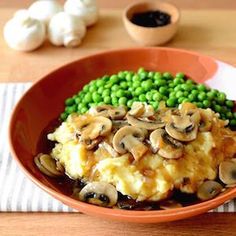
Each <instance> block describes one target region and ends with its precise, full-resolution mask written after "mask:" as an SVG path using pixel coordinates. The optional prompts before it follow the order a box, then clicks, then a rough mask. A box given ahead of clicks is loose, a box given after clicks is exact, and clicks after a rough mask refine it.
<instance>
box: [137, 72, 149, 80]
mask: <svg viewBox="0 0 236 236" xmlns="http://www.w3.org/2000/svg"><path fill="white" fill-rule="evenodd" d="M139 76H140V78H141V80H144V79H145V78H147V77H148V73H147V72H146V71H144V72H141V73H139Z"/></svg>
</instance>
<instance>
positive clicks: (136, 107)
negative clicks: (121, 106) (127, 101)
mask: <svg viewBox="0 0 236 236" xmlns="http://www.w3.org/2000/svg"><path fill="white" fill-rule="evenodd" d="M144 111H145V106H144V103H142V102H134V103H133V104H132V106H131V109H130V110H129V112H128V113H129V114H130V115H131V116H135V117H139V116H141V115H142V114H143V113H144Z"/></svg>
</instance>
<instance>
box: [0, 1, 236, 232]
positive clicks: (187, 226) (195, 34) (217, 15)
mask: <svg viewBox="0 0 236 236" xmlns="http://www.w3.org/2000/svg"><path fill="white" fill-rule="evenodd" d="M132 1H134V0H119V1H109V0H98V2H99V6H100V7H102V8H103V9H102V10H101V17H100V20H99V22H98V24H97V25H96V26H94V27H92V28H90V29H89V30H88V34H87V35H86V38H85V39H84V41H83V43H82V45H81V46H80V47H79V48H76V49H65V48H57V47H53V46H51V45H50V44H49V43H48V42H46V43H45V44H44V45H43V47H41V48H40V49H39V50H37V51H35V52H32V53H19V52H15V51H13V50H10V49H9V48H8V47H7V46H6V44H5V42H4V40H3V37H2V36H0V52H1V63H0V82H3V81H6V82H16V81H17V82H19V81H37V80H38V79H40V78H41V77H42V76H43V75H45V74H47V73H48V72H50V71H51V70H53V69H55V68H57V67H58V66H61V65H63V64H64V63H68V62H70V61H72V60H75V59H78V58H81V57H83V56H86V55H89V54H92V53H95V52H99V51H103V50H107V49H115V48H121V47H135V46H137V45H136V44H135V43H134V42H133V41H132V40H131V39H130V38H129V36H128V34H127V32H126V31H125V29H124V27H123V24H122V20H121V14H122V8H123V7H125V6H126V5H127V4H128V3H130V2H132ZM31 2H32V1H30V0H22V1H16V0H11V1H7V0H1V1H0V28H1V29H2V28H3V25H4V23H5V22H6V21H7V20H8V19H9V18H10V17H11V16H12V14H13V13H14V12H15V10H16V9H17V8H24V7H27V6H28V5H29V4H30V3H31ZM169 2H173V3H175V4H176V5H178V6H179V7H180V8H181V10H182V18H181V25H180V28H179V31H178V34H177V35H176V37H175V38H174V39H173V40H172V41H171V42H170V43H168V44H167V45H166V46H168V47H178V48H185V49H189V50H195V51H198V52H201V53H204V54H208V55H211V56H214V57H216V58H219V59H221V60H224V61H227V62H229V63H232V64H234V65H236V56H235V55H236V43H235V42H236V41H235V39H236V24H235V16H236V1H235V0H224V1H223V0H201V1H196V0H169ZM104 8H109V10H108V9H107V10H105V9H104ZM196 9H197V10H196ZM235 220H236V214H235V213H207V214H204V215H201V216H197V217H193V218H191V219H187V220H182V221H177V222H170V223H162V224H151V225H143V224H127V223H120V222H111V221H106V220H101V219H97V218H93V217H90V216H86V215H83V214H76V213H75V214H69V213H68V214H67V213H1V214H0V235H1V236H10V235H11V236H14V235H17V236H18V235H20V236H21V235H24V236H29V235H30V236H31V235H52V236H53V235H69V236H70V235H73V236H74V235H97V236H100V235H109V236H110V235H129V236H133V235H134V236H136V235H142V236H145V235H148V236H149V235H150V236H151V235H160V236H165V235H172V236H186V235H203V236H206V235H214V236H215V235H216V236H217V235H232V236H233V235H236V233H235V231H236V225H235V224H234V222H235Z"/></svg>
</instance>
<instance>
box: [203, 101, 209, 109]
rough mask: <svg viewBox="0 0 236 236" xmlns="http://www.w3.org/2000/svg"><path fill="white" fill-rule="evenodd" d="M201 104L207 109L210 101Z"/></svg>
mask: <svg viewBox="0 0 236 236" xmlns="http://www.w3.org/2000/svg"><path fill="white" fill-rule="evenodd" d="M202 104H203V106H204V107H205V108H208V107H210V106H211V103H210V101H208V100H204V101H203V102H202Z"/></svg>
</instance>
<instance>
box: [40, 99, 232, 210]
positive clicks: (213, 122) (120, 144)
mask: <svg viewBox="0 0 236 236" xmlns="http://www.w3.org/2000/svg"><path fill="white" fill-rule="evenodd" d="M227 125H228V121H225V120H221V119H220V118H219V114H218V113H215V112H214V111H212V110H211V109H209V108H208V109H201V108H197V107H196V106H195V105H194V104H191V103H183V104H181V105H180V106H179V107H178V108H167V107H165V105H164V104H161V106H160V107H159V109H158V110H157V111H154V109H153V107H152V106H150V105H147V104H146V103H141V102H135V103H133V105H132V107H131V109H130V110H128V111H127V109H126V107H124V106H119V107H113V106H111V105H101V106H97V107H93V108H91V109H90V110H89V111H88V112H86V113H85V114H83V115H79V114H76V113H73V114H71V115H70V116H69V117H68V118H67V119H66V121H64V122H62V123H61V125H60V126H59V127H58V128H56V130H55V131H54V132H52V133H50V134H48V139H49V140H51V141H53V142H55V147H53V149H52V150H51V152H50V153H49V154H39V155H38V156H37V157H36V158H35V163H36V165H37V166H38V167H39V169H40V170H41V171H42V172H43V173H44V174H46V175H48V176H50V177H55V178H57V177H58V176H62V175H66V176H68V177H69V178H71V179H72V180H75V181H77V183H79V184H78V186H77V188H75V189H74V193H73V197H75V198H77V199H79V200H81V201H85V202H89V203H91V204H95V205H99V206H104V207H119V208H124V209H135V206H137V208H139V207H140V206H141V209H145V210H149V209H150V210H152V209H167V208H172V207H181V206H182V205H184V204H183V203H182V202H181V203H180V202H179V199H180V197H179V196H184V198H185V200H186V199H187V200H186V202H188V203H189V202H191V200H194V201H205V200H208V199H211V198H213V197H215V196H216V195H218V194H219V193H221V192H222V191H224V190H225V189H226V188H227V187H230V186H232V185H233V184H236V178H235V175H234V173H235V172H236V160H235V159H234V155H235V153H236V134H235V132H234V131H231V130H230V129H229V128H227V127H226V126H227ZM68 177H65V178H68ZM188 197H189V199H190V201H188ZM176 199H177V200H178V201H176ZM129 203H130V204H129ZM142 203H145V204H144V206H145V207H146V208H145V207H142ZM127 205H128V207H125V206H127ZM132 206H133V207H132ZM147 206H149V208H147Z"/></svg>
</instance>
